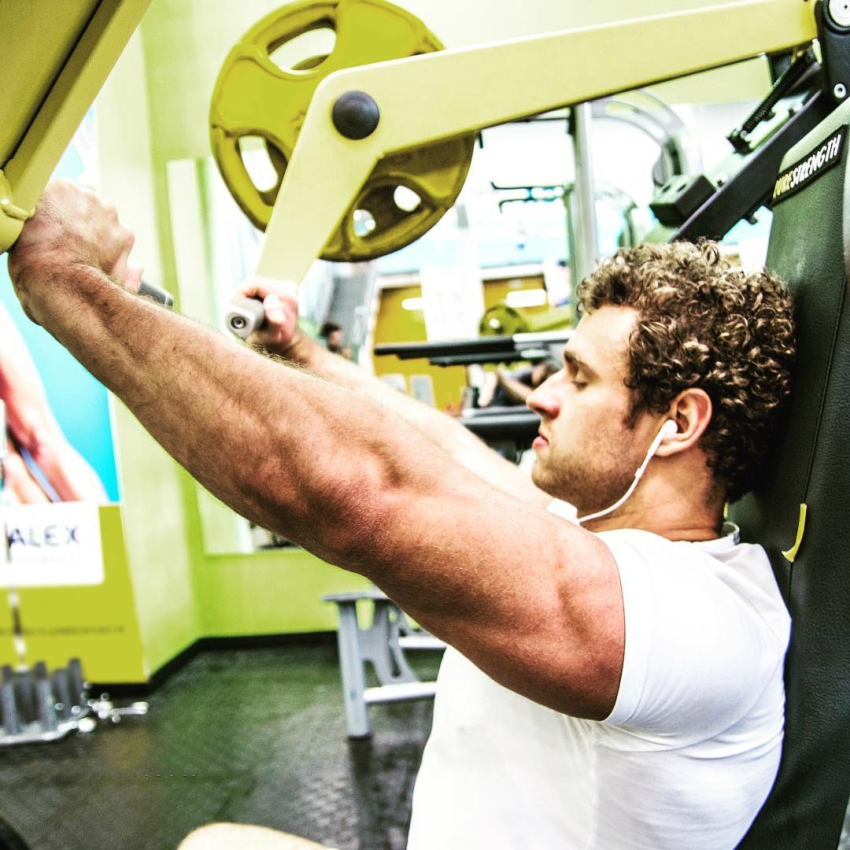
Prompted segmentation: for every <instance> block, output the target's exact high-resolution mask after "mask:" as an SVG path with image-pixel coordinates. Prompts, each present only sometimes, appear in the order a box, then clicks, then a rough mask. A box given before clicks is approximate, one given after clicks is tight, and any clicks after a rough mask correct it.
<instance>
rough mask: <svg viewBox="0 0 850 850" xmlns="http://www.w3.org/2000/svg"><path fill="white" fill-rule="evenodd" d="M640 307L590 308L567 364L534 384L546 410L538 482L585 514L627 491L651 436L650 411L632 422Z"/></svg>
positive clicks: (535, 401)
mask: <svg viewBox="0 0 850 850" xmlns="http://www.w3.org/2000/svg"><path fill="white" fill-rule="evenodd" d="M636 318H637V313H636V312H635V311H634V310H633V309H631V308H629V307H601V308H600V309H598V310H596V311H595V312H593V313H590V314H588V315H585V316H584V317H583V318H582V319H581V321H580V322H579V324H578V327H577V328H576V330H575V333H574V334H573V336H572V338H571V339H570V341H569V342H568V343H567V345H566V347H565V349H564V368H563V369H562V370H561V371H560V372H558V373H557V374H555V375H553V376H552V377H551V378H549V380H547V381H546V382H545V383H543V384H542V385H541V386H540V387H538V388H537V389H536V390H534V391H533V392H532V393H531V395H530V397H529V399H528V406H529V407H530V408H531V409H532V410H534V411H535V412H536V413H538V414H539V415H540V418H541V424H540V435H539V436H538V437H537V439H536V440H535V441H534V443H533V445H532V448H533V449H534V451H535V453H536V455H537V460H536V462H535V465H534V469H533V471H532V477H533V479H534V483H535V484H536V485H537V486H538V487H540V488H541V489H542V490H544V491H545V492H547V493H549V494H550V495H552V496H555V497H556V498H559V499H563V500H564V501H567V502H570V503H571V504H573V505H575V507H576V508H578V510H579V513H580V514H587V513H590V512H593V511H598V510H602V509H603V508H607V507H608V506H609V505H612V504H613V503H614V502H616V501H617V499H619V498H620V497H621V496H622V495H623V493H625V492H626V490H627V489H628V487H629V485H630V484H631V482H632V479H633V478H634V474H635V471H636V470H637V468H638V467H639V466H640V464H641V462H642V460H643V458H644V455H645V453H646V450H647V447H648V446H649V444H650V443H651V441H652V437H653V432H652V427H653V424H652V422H651V421H649V420H650V417H648V416H647V415H645V414H643V415H640V416H638V419H637V423H636V424H635V426H634V427H629V426H628V425H627V424H626V418H627V416H628V414H629V411H630V407H631V396H630V392H629V390H628V388H627V387H626V385H625V383H624V380H625V377H626V370H627V362H628V361H627V351H628V341H629V336H630V334H631V332H632V330H633V328H634V325H635V320H636Z"/></svg>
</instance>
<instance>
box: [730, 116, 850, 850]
mask: <svg viewBox="0 0 850 850" xmlns="http://www.w3.org/2000/svg"><path fill="white" fill-rule="evenodd" d="M848 123H850V102H845V103H844V104H842V105H841V106H839V107H838V108H837V109H836V111H835V112H833V113H832V114H831V115H830V116H829V117H827V118H826V119H825V120H824V121H823V122H822V123H821V124H820V125H819V126H818V127H816V128H815V130H813V131H812V132H811V133H809V135H807V136H806V137H805V138H804V139H802V140H801V141H800V142H799V143H798V144H797V145H796V146H795V147H793V148H792V149H791V150H790V151H789V152H788V153H787V154H786V155H785V158H784V160H783V162H782V166H781V171H780V175H779V179H778V180H777V183H776V189H775V191H774V203H773V222H772V227H771V234H770V244H769V247H768V254H767V263H766V265H767V268H768V269H770V270H771V271H773V272H774V273H776V274H777V275H778V276H779V277H781V278H782V279H783V280H785V282H786V283H787V284H788V285H789V287H790V289H791V292H792V293H793V296H794V301H795V308H796V315H797V336H798V357H797V365H796V368H795V374H794V388H793V394H792V399H791V405H790V409H789V411H788V417H787V423H786V426H785V427H784V428H783V429H782V435H781V438H780V439H779V440H778V441H777V445H776V446H775V447H774V449H773V451H772V454H771V462H770V472H769V475H768V479H767V480H766V481H765V482H764V484H763V485H762V486H760V487H759V488H758V489H757V490H756V491H755V492H754V493H753V494H751V495H749V496H747V497H745V498H744V499H743V500H742V501H741V502H739V503H737V504H736V505H733V506H731V508H730V517H731V518H732V519H733V520H734V521H735V522H736V523H738V524H739V525H740V527H741V533H742V537H743V539H745V540H750V541H754V542H759V543H761V544H762V545H764V547H765V549H766V550H767V553H768V556H769V557H770V560H771V563H772V565H773V569H774V572H775V574H776V577H777V580H778V582H779V587H780V589H781V591H782V593H783V595H784V597H785V601H786V603H787V605H788V608H789V611H790V613H791V619H792V628H791V644H790V647H789V650H788V656H787V659H786V665H785V689H786V711H785V743H784V746H783V752H782V762H781V764H780V767H779V774H778V776H777V779H776V783H775V785H774V788H773V790H772V791H771V794H770V796H769V797H768V799H767V802H766V803H765V805H764V807H763V808H762V810H761V812H760V813H759V815H758V817H757V818H756V820H755V822H754V824H753V825H752V827H751V829H750V831H749V833H748V834H747V835H746V836H745V837H744V839H743V841H742V842H741V844H740V845H739V846H740V848H741V850H744V848H746V850H766V848H770V850H802V848H805V850H835V848H836V847H837V846H838V842H839V837H840V835H841V832H842V824H843V823H844V818H845V812H846V809H847V801H848V796H850V521H848V510H850V507H849V506H850V451H848V428H847V422H848V411H850V299H848V268H850V203H848V192H850V184H849V183H848V180H850V172H848V169H847V150H846V148H847V145H848V142H850V127H848Z"/></svg>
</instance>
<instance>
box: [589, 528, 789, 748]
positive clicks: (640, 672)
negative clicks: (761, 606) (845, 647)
mask: <svg viewBox="0 0 850 850" xmlns="http://www.w3.org/2000/svg"><path fill="white" fill-rule="evenodd" d="M599 537H600V538H601V539H602V540H604V542H605V543H606V545H607V546H608V547H609V549H610V550H611V552H612V554H613V556H614V560H615V561H616V563H617V568H618V570H619V573H620V582H621V586H622V591H623V604H624V611H625V624H626V644H625V657H624V661H623V673H622V677H621V680H620V688H619V691H618V696H617V701H616V703H615V705H614V709H613V711H612V712H611V714H610V716H609V717H608V718H607V719H606V721H605V722H606V723H608V724H613V725H617V726H622V727H626V728H629V729H632V730H634V731H635V732H640V733H641V734H642V735H649V736H650V737H652V738H656V739H657V740H658V743H659V744H663V743H664V741H665V740H669V739H672V738H675V739H676V740H678V741H681V740H682V739H683V738H684V739H692V740H699V739H702V738H705V737H710V736H713V735H716V734H717V733H719V732H720V731H722V730H724V729H728V728H729V727H730V726H731V725H732V724H734V723H735V722H736V721H737V720H738V719H739V718H741V717H742V716H743V715H744V714H746V712H747V711H748V710H749V709H750V707H751V706H752V705H753V704H754V702H755V701H756V699H757V698H758V696H759V695H760V694H761V692H762V690H763V689H764V688H765V687H766V685H767V683H768V681H769V680H770V679H771V677H772V676H773V675H774V673H775V670H776V665H777V664H779V663H781V656H779V655H777V649H776V646H775V645H774V643H773V641H772V639H771V636H770V632H769V630H768V629H766V627H765V625H764V623H763V621H762V619H761V617H760V616H759V615H758V612H756V611H754V610H753V609H752V607H751V606H750V605H749V604H748V603H747V601H746V600H743V599H741V598H740V597H739V596H738V595H737V594H736V593H735V592H734V591H733V590H732V589H730V588H729V587H728V586H727V585H726V584H725V583H724V582H723V581H722V580H720V579H719V578H718V576H717V574H716V572H715V570H714V569H713V565H712V563H711V562H712V558H711V556H709V555H707V554H706V553H703V552H701V551H699V550H697V549H696V548H695V547H691V546H688V544H677V543H672V542H670V541H667V540H664V539H663V538H659V537H656V535H651V534H647V533H645V532H634V531H628V532H607V533H602V534H600V535H599Z"/></svg>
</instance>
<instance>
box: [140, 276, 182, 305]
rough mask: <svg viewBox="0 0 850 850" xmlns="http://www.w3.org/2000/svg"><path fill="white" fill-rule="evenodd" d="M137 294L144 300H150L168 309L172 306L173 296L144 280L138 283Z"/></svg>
mask: <svg viewBox="0 0 850 850" xmlns="http://www.w3.org/2000/svg"><path fill="white" fill-rule="evenodd" d="M138 294H139V295H141V296H142V297H144V298H150V299H151V300H152V301H156V302H157V303H159V304H162V305H163V306H164V307H168V308H169V309H171V308H172V307H173V306H174V296H173V295H172V294H171V293H170V292H166V291H165V290H164V289H160V288H159V287H158V286H154V285H153V284H152V283H148V282H147V281H146V280H143V281H141V282H140V283H139V289H138Z"/></svg>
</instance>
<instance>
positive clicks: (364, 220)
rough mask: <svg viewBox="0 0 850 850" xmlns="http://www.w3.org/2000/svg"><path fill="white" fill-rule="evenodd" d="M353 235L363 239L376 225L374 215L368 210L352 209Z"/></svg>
mask: <svg viewBox="0 0 850 850" xmlns="http://www.w3.org/2000/svg"><path fill="white" fill-rule="evenodd" d="M353 224H354V235H355V236H356V237H357V238H358V239H363V238H365V237H366V236H369V234H370V233H372V232H373V231H374V230H375V228H376V227H377V226H378V222H376V221H375V216H373V215H372V213H370V212H369V210H354V216H353Z"/></svg>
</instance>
